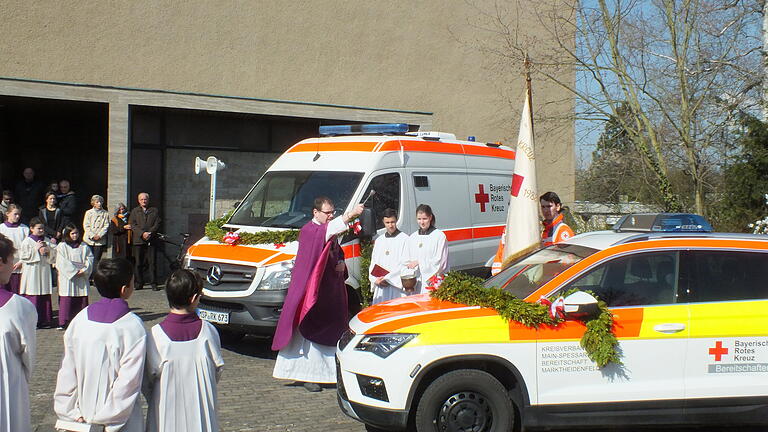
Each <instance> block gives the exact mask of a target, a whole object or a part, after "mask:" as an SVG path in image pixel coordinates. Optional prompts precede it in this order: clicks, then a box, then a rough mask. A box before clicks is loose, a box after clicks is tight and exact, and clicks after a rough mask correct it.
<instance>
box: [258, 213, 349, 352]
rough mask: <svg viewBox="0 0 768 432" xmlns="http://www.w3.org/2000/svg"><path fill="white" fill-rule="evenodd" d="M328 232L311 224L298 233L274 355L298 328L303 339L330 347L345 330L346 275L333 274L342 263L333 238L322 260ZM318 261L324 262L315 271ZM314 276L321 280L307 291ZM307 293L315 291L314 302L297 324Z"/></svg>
mask: <svg viewBox="0 0 768 432" xmlns="http://www.w3.org/2000/svg"><path fill="white" fill-rule="evenodd" d="M327 230H328V224H323V225H318V224H316V223H314V222H313V221H311V220H310V221H309V222H307V224H306V225H304V226H303V227H302V228H301V231H300V232H299V250H298V253H297V254H296V263H295V264H294V266H293V271H292V272H291V284H290V285H289V286H288V294H287V295H286V296H285V303H284V304H283V311H282V312H281V313H280V319H279V321H278V322H277V330H276V331H275V337H274V338H273V340H272V349H273V350H275V351H279V350H280V349H282V348H284V347H285V346H286V345H288V343H289V342H290V341H291V338H293V332H294V331H295V330H296V329H297V328H298V330H299V331H300V332H301V335H302V336H303V337H304V338H305V339H307V340H309V341H312V342H315V343H318V344H321V345H329V346H333V345H336V342H338V340H339V337H341V334H342V333H344V331H345V330H346V328H347V322H348V317H347V314H348V311H347V288H346V286H345V285H344V281H345V280H346V279H347V272H346V270H345V271H344V272H341V273H340V272H337V271H336V270H335V267H336V264H337V263H338V262H339V261H340V260H344V252H342V250H341V247H340V246H339V244H338V243H337V242H336V236H333V237H331V239H330V240H328V241H329V242H332V244H331V247H329V248H327V253H328V258H327V260H321V258H322V257H321V254H322V252H323V250H324V246H325V243H326V242H325V233H326V231H327ZM320 261H325V266H324V267H323V268H316V267H317V264H318V262H320ZM313 272H320V273H321V274H322V276H321V277H318V278H317V280H318V281H319V284H318V286H316V287H308V284H307V282H308V281H309V279H310V277H311V276H312V274H313ZM308 289H310V290H313V291H316V298H315V300H314V303H313V304H312V306H311V308H310V309H309V311H307V312H306V314H305V315H304V318H303V319H301V320H299V316H300V311H301V308H302V305H303V304H304V296H305V294H306V293H307V290H308Z"/></svg>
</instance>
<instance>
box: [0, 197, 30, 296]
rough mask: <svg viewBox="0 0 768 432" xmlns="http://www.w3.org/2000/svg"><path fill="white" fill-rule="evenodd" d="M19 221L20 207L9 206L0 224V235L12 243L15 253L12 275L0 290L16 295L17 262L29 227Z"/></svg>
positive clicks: (1, 285)
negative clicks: (3, 220)
mask: <svg viewBox="0 0 768 432" xmlns="http://www.w3.org/2000/svg"><path fill="white" fill-rule="evenodd" d="M20 221H21V207H19V206H18V205H16V204H9V205H8V210H7V211H6V212H5V222H3V223H1V224H0V234H2V235H4V236H6V237H7V238H8V239H10V240H11V241H12V242H13V247H14V248H15V249H16V252H14V254H13V273H12V274H11V278H10V280H8V282H4V283H0V289H5V290H7V291H10V292H12V293H15V294H18V293H19V288H20V286H21V266H22V264H21V261H19V252H20V250H21V242H23V241H24V239H25V238H27V236H28V235H29V227H27V226H26V225H24V224H23V223H21V222H20Z"/></svg>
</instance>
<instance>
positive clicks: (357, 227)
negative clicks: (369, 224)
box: [349, 218, 363, 234]
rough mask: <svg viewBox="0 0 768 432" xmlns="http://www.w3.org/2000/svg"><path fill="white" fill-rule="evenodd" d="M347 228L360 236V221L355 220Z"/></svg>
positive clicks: (361, 227)
mask: <svg viewBox="0 0 768 432" xmlns="http://www.w3.org/2000/svg"><path fill="white" fill-rule="evenodd" d="M349 227H350V228H352V231H354V233H355V234H360V231H362V230H363V225H362V224H360V219H357V218H356V219H355V220H354V221H352V222H350V223H349Z"/></svg>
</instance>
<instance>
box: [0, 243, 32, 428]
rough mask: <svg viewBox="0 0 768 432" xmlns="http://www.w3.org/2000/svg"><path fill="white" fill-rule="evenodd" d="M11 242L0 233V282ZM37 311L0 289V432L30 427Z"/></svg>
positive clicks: (7, 271) (8, 265) (6, 272)
mask: <svg viewBox="0 0 768 432" xmlns="http://www.w3.org/2000/svg"><path fill="white" fill-rule="evenodd" d="M14 252H15V248H14V246H13V242H11V240H9V239H8V238H6V237H5V236H4V235H2V234H0V284H4V283H8V280H9V279H10V277H11V273H12V272H13V255H14ZM36 324H37V311H36V310H35V307H34V306H33V305H32V303H30V302H29V301H28V300H26V299H25V298H23V297H21V296H19V295H16V294H14V293H12V292H10V291H6V290H0V401H2V403H0V431H2V432H11V431H28V430H32V426H31V421H30V415H29V413H30V410H29V378H30V376H31V375H32V370H33V369H34V366H35V343H36V339H35V325H36Z"/></svg>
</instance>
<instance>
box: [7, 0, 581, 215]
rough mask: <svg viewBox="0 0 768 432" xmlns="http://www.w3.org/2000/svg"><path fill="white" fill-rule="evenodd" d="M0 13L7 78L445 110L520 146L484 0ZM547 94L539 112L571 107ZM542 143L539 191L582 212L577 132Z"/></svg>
mask: <svg viewBox="0 0 768 432" xmlns="http://www.w3.org/2000/svg"><path fill="white" fill-rule="evenodd" d="M514 1H515V0H510V3H513V2H514ZM517 1H519V2H520V3H521V5H523V4H525V5H530V3H528V1H527V0H517ZM478 3H480V4H486V5H490V4H493V1H491V0H488V1H484V0H481V1H479V2H478ZM0 13H1V14H2V15H0V17H1V18H0V20H2V25H1V26H0V58H2V59H3V61H2V62H0V78H23V79H32V80H46V81H56V82H65V83H82V84H90V85H99V86H115V87H121V88H138V89H150V90H165V91H176V92H183V93H201V94H208V95H224V96H237V97H251V98H264V99H279V100H288V101H301V102H312V103H321V104H333V105H350V106H355V107H372V108H389V109H395V110H412V111H421V112H431V113H433V117H432V128H433V129H435V130H443V131H447V132H454V133H456V135H457V136H458V137H466V136H467V135H474V136H476V137H477V139H478V140H481V141H497V140H500V141H502V142H505V143H509V144H511V145H514V143H515V141H516V137H517V127H518V123H519V118H518V117H517V116H518V114H517V113H518V112H519V107H517V106H513V105H514V101H513V103H512V104H510V103H509V100H508V99H507V96H508V95H509V94H514V93H515V92H516V90H514V89H516V88H519V89H520V94H521V95H522V88H523V86H524V81H523V79H522V77H520V78H519V79H511V80H510V79H509V78H510V77H508V76H507V77H503V76H499V72H497V70H498V69H493V68H491V67H489V63H488V61H487V58H485V57H484V54H482V53H481V52H480V51H479V50H478V49H477V48H473V46H472V44H471V43H468V41H472V40H476V39H477V38H483V37H487V36H488V35H485V34H483V33H482V32H479V31H478V29H477V28H476V27H474V26H472V25H470V22H471V21H472V20H473V18H474V17H475V16H476V15H477V14H478V13H479V12H478V10H477V9H476V8H475V7H473V5H472V4H471V2H464V1H459V0H456V1H445V0H423V1H417V2H405V1H375V2H374V1H364V2H359V1H358V2H354V1H336V0H334V1H332V0H318V1H283V2H271V1H239V2H234V1H232V2H229V1H227V2H221V1H196V2H173V1H168V2H150V1H130V2H117V1H107V2H105V1H100V0H99V1H97V0H82V1H77V2H63V1H57V2H28V1H20V0H19V1H14V0H9V1H5V2H3V3H2V5H0ZM531 31H535V26H532V29H531ZM508 87H511V88H512V89H513V90H510V89H509V88H508ZM534 88H535V90H536V93H535V96H534V97H535V101H534V109H535V110H536V109H538V108H537V107H540V106H543V104H544V102H546V101H548V100H556V99H562V98H563V95H562V94H558V90H557V89H554V88H548V87H542V86H538V85H534ZM159 96H160V98H162V94H160V95H159ZM520 104H522V97H521V98H520ZM572 109H573V105H572V103H571V102H567V101H566V102H565V103H562V104H559V105H557V106H556V107H554V108H552V107H551V106H550V107H549V108H548V110H549V111H552V110H554V111H566V112H567V111H569V110H572ZM124 113H125V111H124V109H123V108H120V107H118V108H117V109H116V110H112V109H111V110H110V117H111V118H112V116H113V115H114V116H116V117H115V118H121V117H122V116H124ZM550 113H551V112H550ZM537 130H540V129H537ZM537 139H538V140H537V146H538V149H537V153H538V154H539V158H540V160H541V161H542V162H543V163H545V164H547V168H546V169H539V189H540V190H542V191H543V190H548V189H553V190H556V191H558V192H559V193H560V194H561V196H562V198H563V199H564V201H572V200H573V196H574V193H573V189H574V181H573V172H574V166H575V164H574V150H573V144H574V143H573V126H572V125H570V126H568V125H566V126H565V127H564V128H559V129H558V130H557V131H550V132H547V133H546V134H540V135H539V136H538V137H537ZM121 151H122V150H121ZM110 163H112V161H110Z"/></svg>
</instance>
